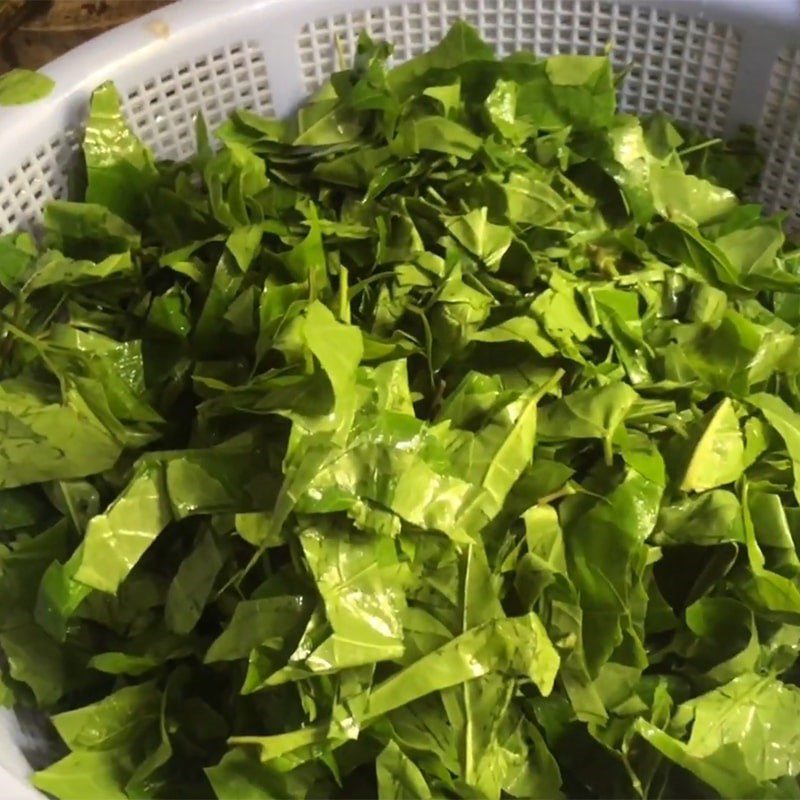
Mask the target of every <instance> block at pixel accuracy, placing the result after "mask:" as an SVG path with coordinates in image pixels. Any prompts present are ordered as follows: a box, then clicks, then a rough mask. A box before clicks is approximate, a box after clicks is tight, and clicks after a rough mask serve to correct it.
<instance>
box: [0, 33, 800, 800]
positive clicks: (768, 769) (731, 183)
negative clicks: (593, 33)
mask: <svg viewBox="0 0 800 800" xmlns="http://www.w3.org/2000/svg"><path fill="white" fill-rule="evenodd" d="M389 55H390V53H389V48H388V47H387V46H386V45H384V44H375V43H373V42H372V41H370V40H369V39H368V38H366V37H362V38H361V39H360V41H359V43H358V48H357V53H356V55H355V60H354V64H353V67H352V68H351V69H348V70H344V71H342V72H338V73H336V74H335V75H334V76H333V77H332V78H331V80H330V82H329V83H327V84H325V86H323V88H322V89H320V90H319V91H318V92H317V93H316V94H315V95H314V96H313V97H312V98H310V99H309V101H308V102H307V103H306V104H305V105H304V106H303V107H302V108H301V109H300V111H299V112H298V114H297V115H296V118H295V119H293V120H292V121H290V122H285V123H284V122H278V121H275V120H271V119H264V118H261V117H259V116H257V115H255V114H253V113H251V112H249V111H246V110H240V111H237V112H235V113H234V114H233V115H232V116H231V118H230V119H229V120H228V121H227V122H226V123H224V124H223V125H222V127H221V128H220V129H219V130H218V131H216V132H215V136H216V140H217V141H216V143H214V142H213V140H212V139H211V137H210V136H209V134H208V133H207V132H206V130H205V128H204V127H203V125H202V121H200V123H199V124H198V127H197V145H198V146H197V153H196V155H195V156H194V157H192V158H191V159H190V160H188V161H186V162H181V163H173V162H156V160H155V159H154V157H153V155H152V153H151V152H150V150H149V149H148V148H147V147H145V146H144V145H143V144H142V143H141V142H140V141H139V140H138V139H137V138H136V137H135V136H134V135H133V134H132V133H131V131H130V130H129V128H128V127H127V125H126V123H125V121H124V119H123V118H122V116H121V114H120V101H119V97H118V95H117V93H116V90H115V89H114V87H113V86H111V85H109V84H106V85H103V86H101V87H100V88H98V89H97V91H96V92H95V93H94V95H93V97H92V100H91V109H90V116H89V121H88V125H87V130H86V137H85V142H84V147H83V153H84V156H85V175H84V176H83V180H78V181H76V187H80V188H76V193H75V195H74V199H73V200H69V201H66V200H65V201H55V202H52V203H50V205H49V206H48V208H47V211H46V214H45V219H44V235H43V238H42V239H41V241H35V240H34V239H33V238H32V237H31V236H30V235H28V234H26V233H16V234H11V235H6V236H3V237H2V238H0V286H1V287H2V289H0V292H1V293H0V309H1V310H0V315H1V316H0V331H1V332H2V338H0V357H1V358H2V363H1V364H0V431H1V432H0V487H2V490H0V602H1V603H2V607H3V613H2V620H0V647H2V650H3V652H4V653H5V658H6V660H5V661H4V662H3V666H2V673H1V674H2V682H1V683H0V697H2V699H3V702H4V703H5V704H9V705H11V704H17V705H18V706H37V707H39V708H42V709H44V710H46V711H47V712H48V713H49V714H50V715H52V721H53V724H54V726H55V729H56V730H57V732H58V734H59V735H60V737H61V738H62V739H63V741H64V743H65V744H66V746H67V748H68V749H69V752H68V754H67V755H66V757H64V758H63V759H61V760H59V761H57V762H56V763H54V764H52V765H51V766H49V767H47V768H46V769H44V770H42V771H40V772H38V773H37V774H36V775H35V777H34V783H35V785H36V786H37V787H39V788H40V789H42V790H44V791H46V792H48V793H50V794H51V795H54V796H56V797H58V798H63V799H64V800H72V799H73V798H74V799H75V800H77V799H78V798H80V799H81V800H86V798H112V797H129V798H168V797H171V798H174V797H210V796H212V795H216V796H217V797H219V798H224V797H265V798H266V797H276V798H286V797H289V798H306V797H309V798H312V797H343V798H344V797H346V798H356V797H376V796H377V797H380V798H382V800H390V799H391V798H425V797H451V798H485V799H487V800H497V799H499V798H501V797H503V798H505V797H519V798H555V797H559V796H566V797H631V798H635V797H640V798H650V797H653V798H661V797H708V796H714V795H715V794H719V795H722V796H725V797H744V796H746V797H765V798H766V797H771V798H774V797H786V798H790V797H793V798H796V797H798V796H800V789H798V784H797V781H796V777H795V776H796V774H797V773H798V771H800V740H799V739H798V734H797V720H798V718H800V689H798V686H797V683H798V676H799V675H800V672H798V667H797V659H798V650H800V582H799V581H798V574H800V560H798V555H797V541H798V536H800V507H799V506H798V501H799V500H800V416H799V415H798V412H797V411H795V409H796V408H798V405H800V383H799V382H798V376H800V348H799V347H798V333H797V326H798V322H800V252H798V250H796V249H792V246H791V244H790V243H789V242H787V240H786V239H785V236H784V233H783V231H782V225H781V220H780V219H765V218H764V217H762V215H761V211H760V208H759V207H758V206H755V205H749V204H747V203H744V202H742V201H740V199H739V196H740V195H741V194H742V193H743V192H744V190H745V189H746V188H747V186H748V185H749V184H750V182H751V181H752V180H753V177H754V175H755V174H756V173H757V171H758V168H759V160H758V157H757V155H756V153H755V151H754V150H753V148H752V145H751V144H749V143H748V140H747V139H746V138H741V139H739V140H737V141H735V142H732V143H730V144H723V143H720V142H718V141H717V140H712V141H705V140H704V139H703V138H702V137H700V136H698V135H697V134H693V133H688V132H685V131H684V132H679V131H678V130H677V129H676V127H675V126H673V125H672V124H670V123H669V122H668V121H666V120H664V119H662V118H660V117H655V118H653V119H649V120H646V121H643V120H640V119H638V118H636V117H634V116H630V115H626V114H619V113H617V112H616V108H615V77H614V75H613V73H612V71H611V67H610V64H609V62H608V61H607V60H606V59H605V58H599V57H597V58H596V57H578V56H557V57H553V58H549V59H546V60H537V59H535V58H533V57H532V56H530V55H528V54H517V55H514V56H511V57H509V58H506V59H504V60H500V61H499V60H496V59H495V58H494V56H493V53H492V51H491V49H490V48H489V47H488V46H487V45H485V44H484V43H483V42H481V41H480V40H479V39H478V37H477V35H476V34H475V32H474V31H473V30H472V29H471V28H469V27H468V26H466V25H463V24H457V25H456V26H455V27H454V28H453V29H452V30H451V31H450V33H449V34H448V35H447V37H446V38H445V39H444V40H443V41H442V42H441V44H439V45H438V46H437V47H436V48H434V49H433V50H432V51H431V52H429V53H427V54H425V55H422V56H420V57H418V58H415V59H413V60H412V61H409V62H407V63H405V64H402V65H401V66H398V67H395V68H391V69H390V68H389V67H388V65H387V64H388V58H389Z"/></svg>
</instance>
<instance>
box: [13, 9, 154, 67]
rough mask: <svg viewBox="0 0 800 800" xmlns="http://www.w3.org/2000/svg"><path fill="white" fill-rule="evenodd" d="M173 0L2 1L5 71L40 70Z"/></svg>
mask: <svg viewBox="0 0 800 800" xmlns="http://www.w3.org/2000/svg"><path fill="white" fill-rule="evenodd" d="M167 2H169V0H0V72H5V71H7V70H9V69H11V68H13V67H27V68H28V69H36V68H38V67H41V66H42V65H43V64H46V63H47V62H48V61H52V60H53V59H54V58H57V57H58V56H60V55H61V54H62V53H66V52H67V50H71V49H72V48H73V47H77V46H78V45H79V44H82V43H83V42H85V41H87V40H88V39H91V38H93V37H95V36H98V35H99V34H101V33H104V32H105V31H107V30H109V29H111V28H114V27H116V26H117V25H121V24H122V23H123V22H128V21H130V20H132V19H135V18H136V17H139V16H141V15H142V14H146V13H147V12H148V11H152V10H153V9H155V8H158V7H159V6H163V5H166V4H167Z"/></svg>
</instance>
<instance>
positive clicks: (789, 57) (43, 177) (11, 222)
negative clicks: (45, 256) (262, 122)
mask: <svg viewBox="0 0 800 800" xmlns="http://www.w3.org/2000/svg"><path fill="white" fill-rule="evenodd" d="M458 18H461V19H465V20H466V21H468V22H470V23H472V24H473V25H475V26H476V27H477V28H478V29H479V30H480V31H481V34H482V35H483V37H484V38H485V39H486V40H487V41H489V42H491V43H493V44H495V46H496V48H497V52H498V54H499V55H504V54H508V53H510V52H513V51H515V50H521V49H523V50H533V51H535V52H537V53H539V54H541V55H548V54H551V53H555V52H568V53H598V52H603V51H604V50H605V49H606V48H608V49H609V51H610V53H611V56H612V58H613V60H614V62H615V64H616V65H617V66H618V67H623V66H626V65H630V66H631V67H632V69H631V72H630V75H629V77H628V78H627V80H626V81H625V84H624V86H623V87H622V90H621V97H620V101H621V105H622V107H623V108H625V109H628V110H632V111H635V112H637V113H648V112H651V111H654V110H656V109H660V110H662V111H664V112H666V113H668V114H670V115H671V116H673V117H675V118H676V119H678V120H680V121H682V122H686V123H689V124H691V125H694V126H696V127H699V128H701V129H704V130H705V131H706V132H707V133H709V134H712V135H716V134H724V133H732V132H733V131H735V129H736V128H737V126H738V125H740V124H749V125H753V126H755V127H756V129H757V130H758V137H759V142H760V145H761V147H762V148H763V150H764V153H765V155H766V159H767V160H766V168H765V171H764V176H763V181H762V184H761V187H760V190H759V191H760V197H759V199H760V200H761V201H762V202H763V203H764V205H765V207H766V209H767V210H768V211H770V212H772V211H779V210H784V211H787V212H788V213H789V215H790V217H791V219H792V221H793V223H794V224H795V226H798V225H800V0H637V2H624V1H623V2H613V1H612V0H417V1H415V2H411V1H410V0H393V2H391V3H390V4H388V5H387V4H384V5H382V4H380V0H183V1H182V2H179V3H176V4H174V5H172V6H169V7H167V8H165V9H162V10H159V11H156V12H153V13H152V14H149V15H147V16H145V17H143V18H141V19H139V20H137V21H135V22H132V23H129V24H128V25H125V26H123V27H121V28H118V29H117V30H115V31H112V32H110V33H107V34H106V35H104V36H102V37H100V38H98V39H96V40H94V41H92V42H90V43H89V44H86V45H84V46H83V47H80V48H78V49H77V50H75V51H73V52H72V53H70V54H68V55H66V56H64V57H63V58H60V59H58V60H57V61H55V62H53V63H52V64H50V65H49V66H48V67H46V68H45V70H44V72H46V73H47V74H48V75H50V76H51V77H52V78H53V79H54V80H55V82H56V88H55V91H54V92H53V94H52V95H51V96H50V97H49V98H48V99H47V100H46V101H42V102H39V103H37V104H35V105H33V106H22V107H18V108H14V109H4V110H2V112H1V113H0V178H1V179H2V180H1V181H0V228H3V229H5V230H12V229H14V228H16V227H20V226H23V227H27V226H30V225H32V224H34V223H35V222H36V220H37V219H38V217H39V215H40V213H41V211H42V207H43V205H44V204H45V202H46V201H47V200H48V199H49V198H51V197H55V196H59V195H61V194H63V193H64V191H65V189H66V181H67V177H66V174H67V172H66V171H67V168H68V166H69V163H70V161H71V159H72V157H73V155H74V152H75V149H76V148H77V147H78V145H79V142H80V138H81V127H82V121H83V115H84V114H85V110H86V107H87V102H88V98H89V94H90V92H91V90H92V89H93V88H94V87H95V86H97V85H98V84H99V83H101V82H102V81H104V80H108V79H111V80H114V81H115V82H116V84H117V86H118V87H119V89H120V91H121V93H122V95H123V97H124V98H125V109H126V111H127V114H128V117H129V119H130V121H131V123H132V125H133V126H134V128H135V130H136V131H137V133H138V134H139V135H140V136H141V137H142V138H143V139H144V140H145V141H146V142H147V143H148V144H149V145H150V146H151V147H152V148H153V149H154V150H155V152H156V154H157V155H158V156H160V157H168V158H177V157H183V156H186V155H188V154H189V153H191V152H192V150H193V148H194V141H193V118H194V117H195V115H196V114H197V113H198V112H201V113H202V114H203V115H204V116H205V118H206V120H207V122H208V123H209V124H210V125H211V126H214V125H216V124H217V123H219V122H221V121H222V119H223V118H224V117H225V115H226V114H227V113H228V112H229V111H230V110H231V109H233V108H236V107H240V106H247V107H250V108H254V109H256V110H258V111H261V112H264V113H271V112H274V113H276V114H279V115H281V114H284V113H286V112H288V111H289V110H291V108H292V107H293V106H295V105H296V104H297V103H298V102H299V101H300V100H301V99H302V98H303V97H304V96H305V95H306V94H307V93H308V92H309V91H311V90H312V89H314V88H316V86H317V85H318V84H319V83H321V82H322V81H323V80H324V79H325V78H326V77H327V75H328V74H329V73H330V72H331V71H332V70H333V69H334V66H335V52H336V49H337V47H336V42H337V40H338V42H339V46H340V47H343V48H344V51H345V53H347V51H348V50H352V48H353V47H354V44H355V41H356V37H357V34H358V31H359V30H360V29H362V28H366V29H367V30H368V31H369V32H370V33H371V34H372V35H373V36H375V37H377V38H382V39H387V40H389V41H391V42H392V43H393V44H394V46H395V51H394V53H395V56H394V57H395V60H397V61H401V60H403V59H406V58H408V57H410V56H413V55H415V54H417V53H421V52H423V51H425V50H427V49H428V48H429V47H430V46H431V45H433V44H434V43H435V42H436V41H438V40H439V39H440V38H441V37H442V36H443V35H444V33H445V32H446V31H447V29H448V28H449V27H450V25H451V24H452V23H453V22H454V21H455V20H456V19H458ZM16 740H18V729H17V728H16V722H15V720H14V718H13V717H12V716H11V715H10V714H6V715H5V716H0V797H2V798H18V797H20V798H21V797H30V798H32V797H38V796H39V795H38V793H36V792H33V791H32V790H31V789H30V788H28V787H27V786H26V785H25V776H26V774H27V772H29V768H28V767H27V764H26V762H25V760H24V759H23V758H22V757H21V754H20V751H19V748H18V747H17V746H16V745H15V743H14V742H15V741H16Z"/></svg>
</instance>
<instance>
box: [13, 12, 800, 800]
mask: <svg viewBox="0 0 800 800" xmlns="http://www.w3.org/2000/svg"><path fill="white" fill-rule="evenodd" d="M546 1H547V2H551V3H552V4H553V6H554V7H556V8H559V9H567V8H570V7H575V6H577V5H578V4H579V2H580V3H583V4H589V3H594V6H593V7H594V8H599V7H600V6H601V5H604V4H614V5H620V6H623V5H624V6H635V7H640V8H655V9H658V10H660V11H664V12H671V13H675V14H679V15H682V16H684V17H689V18H693V19H698V20H706V21H710V22H715V23H720V24H729V25H731V26H734V27H735V28H736V29H737V31H738V33H739V36H740V43H741V48H740V59H739V63H738V72H737V79H736V83H735V86H734V87H733V96H732V99H731V106H730V112H729V113H730V120H729V121H730V124H731V126H735V125H736V124H737V123H740V122H745V123H751V124H755V123H757V122H758V121H759V119H758V115H759V114H760V113H761V110H762V107H763V105H764V101H765V99H766V97H767V91H768V88H769V80H770V76H771V71H772V67H773V65H774V63H775V61H776V58H777V55H778V53H779V52H780V51H781V49H782V48H785V47H788V46H790V45H791V46H797V47H800V0H620V1H619V2H614V0H546ZM446 2H448V3H452V4H453V6H452V7H453V8H455V9H456V10H457V9H458V8H464V7H465V4H466V3H467V2H469V3H471V4H472V5H470V8H472V7H473V6H474V3H475V2H478V4H479V5H485V6H486V7H487V8H497V7H498V6H502V5H503V2H504V0H446ZM424 3H425V0H383V2H381V0H180V2H177V3H174V4H172V5H170V6H167V7H164V8H161V9H157V10H155V11H153V12H151V13H149V14H147V15H145V16H143V17H141V18H139V19H137V20H134V21H132V22H129V23H127V24H126V25H123V26H121V27H119V28H117V29H115V30H113V31H110V32H108V33H106V34H104V35H102V36H100V37H98V38H96V39H94V40H92V41H91V42H88V43H86V44H84V45H82V46H81V47H78V48H76V49H75V50H73V51H71V52H70V53H68V54H66V55H64V56H62V57H61V58H59V59H57V60H55V61H53V62H51V63H50V64H48V65H47V66H46V67H44V68H43V69H42V72H44V73H45V74H46V75H49V76H50V77H51V78H52V79H53V80H54V81H55V84H56V85H55V89H54V91H53V93H52V94H51V95H50V96H49V97H48V98H46V99H45V100H42V101H40V102H37V103H35V104H33V105H29V106H21V107H17V108H3V109H0V176H2V177H4V176H7V175H9V174H10V173H11V172H12V171H13V170H15V169H19V168H20V167H21V165H22V163H23V161H24V160H25V159H28V158H30V157H31V154H32V153H33V152H35V150H36V148H37V147H38V146H39V145H40V144H42V143H43V142H45V141H47V140H48V139H49V138H50V137H52V135H53V134H54V133H55V132H58V131H61V132H64V131H66V130H67V129H70V128H73V127H75V126H76V125H77V123H78V122H79V121H80V119H81V116H82V115H83V113H84V112H85V109H86V105H87V101H88V99H89V95H90V92H91V91H92V90H93V89H94V88H95V87H96V86H97V85H98V84H100V83H101V82H103V81H104V80H108V79H111V80H115V81H117V83H118V85H119V88H120V90H121V91H122V92H123V93H126V92H127V91H128V90H130V89H131V88H132V86H133V84H134V77H135V76H138V79H139V80H141V79H142V78H150V77H154V76H158V75H159V74H161V73H162V72H163V71H164V70H165V69H166V68H168V67H174V66H175V64H176V63H178V62H180V61H182V60H183V61H187V60H188V61H191V59H193V58H196V57H197V56H198V54H202V53H207V52H209V51H210V50H213V49H214V48H215V47H216V46H217V45H218V44H219V43H221V42H223V41H225V42H230V41H233V40H235V39H236V38H237V37H238V39H239V40H240V41H253V42H255V43H256V44H257V45H258V46H260V48H261V50H262V51H263V54H264V59H265V61H266V67H267V73H268V76H269V88H270V93H271V100H272V105H273V108H274V110H275V112H276V113H277V114H278V115H279V116H280V115H284V114H286V113H288V112H289V111H291V110H292V108H293V107H294V106H295V105H296V104H297V103H298V101H299V100H300V99H301V98H302V97H303V96H304V94H305V84H304V81H303V77H302V74H301V64H300V60H299V56H298V37H299V36H300V34H301V31H302V30H303V28H304V26H306V25H313V24H314V23H315V22H316V21H318V20H320V19H325V18H328V19H333V18H335V17H339V16H341V15H345V14H353V13H355V12H360V11H364V10H369V9H376V8H382V7H386V6H389V5H391V6H412V5H424ZM165 33H166V34H167V35H166V36H165ZM2 177H0V179H2ZM11 723H13V719H12V718H10V717H9V715H8V714H7V713H6V714H0V797H13V798H25V799H26V800H28V799H33V798H41V795H39V794H38V792H35V791H33V790H32V789H31V788H30V786H28V785H27V784H25V783H23V782H21V781H20V780H19V779H18V778H17V777H15V776H14V775H12V774H10V773H9V772H8V771H7V770H5V769H4V768H3V764H8V761H7V760H6V759H5V758H3V754H4V751H5V750H6V748H7V747H8V748H11V747H12V746H13V742H12V740H11V736H10V732H11ZM9 755H13V753H9ZM17 755H18V754H17Z"/></svg>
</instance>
